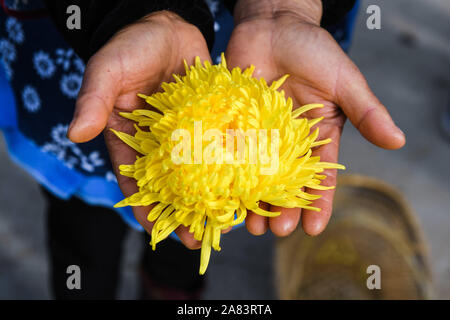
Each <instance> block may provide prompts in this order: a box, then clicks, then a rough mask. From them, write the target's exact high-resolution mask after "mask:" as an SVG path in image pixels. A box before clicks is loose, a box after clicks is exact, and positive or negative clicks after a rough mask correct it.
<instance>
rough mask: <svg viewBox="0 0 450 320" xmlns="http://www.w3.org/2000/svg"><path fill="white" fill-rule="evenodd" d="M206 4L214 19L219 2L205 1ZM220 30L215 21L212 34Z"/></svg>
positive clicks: (216, 0)
mask: <svg viewBox="0 0 450 320" xmlns="http://www.w3.org/2000/svg"><path fill="white" fill-rule="evenodd" d="M206 4H207V5H208V7H209V11H211V14H212V15H213V17H214V18H215V17H216V14H217V12H219V0H206ZM219 30H220V25H219V23H217V21H214V32H218V31H219Z"/></svg>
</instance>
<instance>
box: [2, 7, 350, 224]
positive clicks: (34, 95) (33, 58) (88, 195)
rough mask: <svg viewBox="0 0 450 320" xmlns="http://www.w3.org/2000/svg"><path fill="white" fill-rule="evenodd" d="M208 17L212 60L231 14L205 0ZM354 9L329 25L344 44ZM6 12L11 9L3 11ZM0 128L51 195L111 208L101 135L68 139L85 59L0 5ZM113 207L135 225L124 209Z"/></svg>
mask: <svg viewBox="0 0 450 320" xmlns="http://www.w3.org/2000/svg"><path fill="white" fill-rule="evenodd" d="M207 2H208V4H209V6H210V9H211V12H212V13H213V16H214V19H215V25H214V29H215V33H216V42H215V44H214V47H213V50H212V57H213V59H214V60H215V61H216V62H218V60H219V59H220V53H221V52H223V51H225V48H226V45H227V42H228V39H229V37H230V34H231V31H232V29H233V19H232V17H231V15H230V13H229V12H228V11H227V10H226V9H225V7H224V5H223V4H222V3H221V2H220V1H219V0H207ZM3 4H4V6H5V7H6V8H7V9H11V10H12V11H14V12H17V13H19V16H20V13H21V12H27V11H28V12H29V11H30V10H40V9H43V8H44V6H43V4H42V3H41V2H40V1H39V0H33V1H24V0H5V1H4V2H3ZM355 12H356V8H355V9H354V10H353V13H351V14H350V15H349V17H348V19H346V20H345V21H343V22H342V26H336V30H334V33H335V34H337V35H339V37H341V39H339V38H337V40H338V41H341V43H342V44H343V46H344V47H345V46H348V45H349V41H348V39H349V38H350V37H349V35H350V33H351V27H349V26H350V25H351V24H352V23H353V22H352V21H354V16H355ZM9 13H10V12H9ZM0 62H1V64H2V66H3V68H1V69H3V70H1V72H0V103H1V107H0V129H2V131H3V134H4V137H5V140H6V143H7V146H8V151H9V153H10V156H11V157H12V159H13V160H14V161H15V162H16V163H18V164H19V165H20V166H22V167H23V168H25V170H27V171H28V172H29V173H30V174H31V175H32V176H33V177H34V178H35V179H36V180H37V181H38V182H39V183H40V184H41V185H43V186H44V187H45V188H47V189H48V190H50V191H51V192H53V193H54V194H55V195H56V196H58V197H60V198H63V199H68V198H70V197H72V196H77V197H79V198H81V199H83V200H84V201H86V202H87V203H89V204H92V205H102V206H107V207H111V208H112V206H113V205H114V204H115V203H116V202H118V201H120V200H122V198H123V195H122V193H121V191H120V189H119V187H118V185H117V180H116V177H115V176H114V174H113V171H112V168H111V164H110V162H109V158H108V153H107V150H106V147H105V143H104V141H103V136H102V135H100V136H99V137H97V138H95V139H94V140H92V141H90V142H88V143H84V144H74V143H72V142H71V141H70V140H68V139H67V137H66V133H67V129H68V125H69V123H70V121H71V119H72V114H73V111H74V107H75V101H76V97H77V94H78V91H79V89H80V86H81V82H82V78H83V72H84V68H85V66H84V63H83V61H82V60H81V59H80V58H79V57H78V56H77V55H76V54H75V53H74V51H73V50H72V49H71V48H70V47H69V46H68V44H67V43H65V41H64V40H63V39H62V37H61V36H60V34H59V33H58V32H57V30H56V28H55V27H54V25H53V24H52V21H51V20H50V19H49V18H48V17H38V18H31V19H30V18H28V19H20V18H16V17H14V16H12V15H10V14H9V15H8V14H6V13H5V12H3V10H0ZM117 212H118V213H119V214H120V215H121V216H122V217H123V218H124V220H125V221H126V222H127V223H128V224H129V225H131V226H132V227H135V228H137V229H142V228H141V227H140V225H139V224H138V223H137V221H136V220H135V218H134V216H133V214H132V211H131V209H130V208H120V209H117Z"/></svg>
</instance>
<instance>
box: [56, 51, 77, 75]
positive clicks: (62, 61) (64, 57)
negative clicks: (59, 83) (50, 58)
mask: <svg viewBox="0 0 450 320" xmlns="http://www.w3.org/2000/svg"><path fill="white" fill-rule="evenodd" d="M73 55H74V53H73V50H72V49H67V50H64V49H61V48H59V49H56V64H58V65H60V66H61V67H62V68H63V69H64V71H67V70H69V68H70V63H71V61H72V56H73Z"/></svg>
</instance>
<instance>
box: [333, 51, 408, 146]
mask: <svg viewBox="0 0 450 320" xmlns="http://www.w3.org/2000/svg"><path fill="white" fill-rule="evenodd" d="M336 94H337V100H338V101H337V103H338V105H339V106H340V107H341V108H342V109H343V111H344V113H345V114H346V116H347V117H348V118H349V120H350V121H351V123H352V124H353V125H354V126H355V127H356V128H357V129H358V130H359V132H360V133H361V134H362V135H363V136H364V137H365V138H366V139H367V140H369V141H370V142H372V143H373V144H375V145H377V146H379V147H381V148H385V149H399V148H401V147H403V145H404V144H405V135H404V133H403V131H401V130H400V129H399V128H398V127H397V126H396V125H395V123H394V121H393V120H392V118H391V116H390V115H389V112H388V111H387V110H386V108H385V107H384V106H383V105H382V104H381V102H380V101H379V100H378V99H377V97H376V96H375V95H374V93H373V92H372V91H371V90H370V88H369V86H368V84H367V81H366V79H365V78H364V76H363V75H362V74H361V72H360V71H359V69H358V68H357V67H356V65H355V64H354V63H353V62H351V61H350V59H348V60H346V61H344V62H342V65H341V72H340V77H339V80H338V85H337V88H336Z"/></svg>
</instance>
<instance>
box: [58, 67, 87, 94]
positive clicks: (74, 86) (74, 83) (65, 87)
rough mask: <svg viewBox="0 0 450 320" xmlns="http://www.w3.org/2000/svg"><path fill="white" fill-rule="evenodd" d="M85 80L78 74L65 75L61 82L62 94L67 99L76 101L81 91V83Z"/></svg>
mask: <svg viewBox="0 0 450 320" xmlns="http://www.w3.org/2000/svg"><path fill="white" fill-rule="evenodd" d="M82 80H83V78H82V77H81V75H79V74H76V73H70V74H66V75H63V77H62V78H61V81H60V82H59V85H60V88H61V91H62V93H64V94H65V95H66V96H67V97H69V98H73V99H75V98H76V97H77V95H78V91H80V87H81V82H82Z"/></svg>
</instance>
